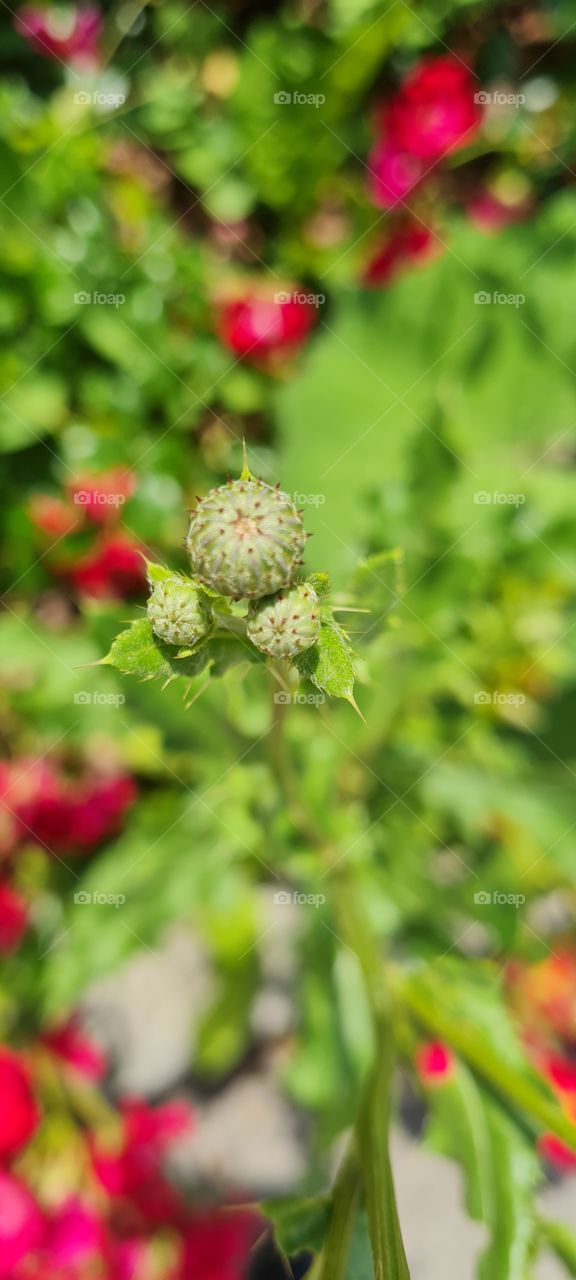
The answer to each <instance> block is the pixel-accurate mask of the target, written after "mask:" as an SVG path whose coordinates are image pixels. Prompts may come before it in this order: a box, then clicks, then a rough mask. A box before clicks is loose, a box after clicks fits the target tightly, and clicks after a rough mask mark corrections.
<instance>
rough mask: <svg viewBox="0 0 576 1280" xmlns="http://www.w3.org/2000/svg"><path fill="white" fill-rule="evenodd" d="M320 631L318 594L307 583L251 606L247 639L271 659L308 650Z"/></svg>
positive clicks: (289, 656)
mask: <svg viewBox="0 0 576 1280" xmlns="http://www.w3.org/2000/svg"><path fill="white" fill-rule="evenodd" d="M319 634H320V605H319V602H318V596H317V595H316V592H315V591H314V590H313V589H312V587H311V586H310V585H309V584H308V583H306V582H303V583H301V585H300V586H297V587H291V588H290V590H289V591H281V592H279V593H278V595H275V596H272V597H270V598H269V599H267V600H262V601H261V602H260V603H259V604H257V605H252V608H251V611H250V617H249V619H248V625H247V635H248V638H249V639H250V640H251V641H252V644H253V645H255V646H256V648H257V649H260V651H261V652H262V653H267V654H269V655H270V657H271V658H292V657H294V656H295V655H296V654H297V653H302V651H303V650H304V649H309V648H310V647H311V645H313V644H314V643H315V642H316V640H317V639H318V636H319Z"/></svg>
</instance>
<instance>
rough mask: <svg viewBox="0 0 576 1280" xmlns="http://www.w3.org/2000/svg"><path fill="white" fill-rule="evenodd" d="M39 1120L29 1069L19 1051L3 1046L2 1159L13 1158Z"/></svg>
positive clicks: (0, 1057)
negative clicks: (14, 1051)
mask: <svg viewBox="0 0 576 1280" xmlns="http://www.w3.org/2000/svg"><path fill="white" fill-rule="evenodd" d="M39 1123H40V1108H39V1106H38V1103H37V1101H36V1098H35V1097H34V1092H33V1088H32V1080H31V1078H30V1073H29V1071H28V1068H27V1067H26V1066H25V1064H24V1062H23V1061H22V1059H21V1058H20V1057H19V1055H18V1054H16V1053H13V1052H12V1050H11V1049H8V1048H6V1046H1V1047H0V1160H12V1159H14V1157H15V1156H17V1155H18V1154H19V1153H20V1151H21V1150H22V1149H23V1147H25V1146H26V1145H27V1143H28V1142H29V1141H30V1139H31V1138H32V1137H33V1135H34V1133H35V1132H36V1129H37V1128H38V1125H39Z"/></svg>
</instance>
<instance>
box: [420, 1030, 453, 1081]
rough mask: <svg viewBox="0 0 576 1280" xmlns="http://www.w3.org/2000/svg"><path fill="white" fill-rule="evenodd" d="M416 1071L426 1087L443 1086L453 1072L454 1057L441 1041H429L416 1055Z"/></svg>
mask: <svg viewBox="0 0 576 1280" xmlns="http://www.w3.org/2000/svg"><path fill="white" fill-rule="evenodd" d="M416 1070H417V1071H418V1075H419V1076H420V1079H421V1080H422V1082H423V1083H424V1084H426V1085H439V1084H445V1083H446V1081H447V1080H449V1079H450V1077H451V1075H452V1073H453V1071H454V1056H453V1054H452V1051H451V1049H449V1048H448V1045H446V1044H442V1041H441V1040H430V1041H429V1042H428V1043H427V1044H423V1045H421V1046H420V1048H419V1049H418V1051H417V1053H416Z"/></svg>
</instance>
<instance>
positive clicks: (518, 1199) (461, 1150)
mask: <svg viewBox="0 0 576 1280" xmlns="http://www.w3.org/2000/svg"><path fill="white" fill-rule="evenodd" d="M430 1106H431V1109H432V1120H431V1124H430V1126H429V1128H428V1131H427V1135H426V1140H427V1144H429V1145H430V1146H432V1147H433V1148H434V1149H435V1150H437V1151H440V1152H441V1153H442V1154H443V1155H448V1156H450V1157H451V1158H452V1159H455V1160H458V1161H459V1162H460V1164H461V1165H462V1166H463V1170H464V1174H465V1179H466V1204H467V1208H468V1211H469V1213H470V1215H471V1217H473V1218H475V1219H477V1220H478V1221H480V1222H484V1223H486V1225H487V1226H488V1228H489V1230H490V1243H489V1246H488V1249H487V1250H486V1252H485V1254H484V1255H483V1258H482V1261H481V1266H480V1272H479V1275H480V1277H481V1280H493V1278H497V1280H525V1275H526V1265H527V1262H528V1259H529V1256H530V1248H531V1242H532V1237H533V1227H534V1220H533V1193H534V1188H535V1186H536V1183H537V1180H538V1173H539V1164H538V1159H537V1156H536V1153H535V1150H534V1146H533V1143H532V1141H531V1139H530V1138H529V1137H527V1136H526V1134H525V1133H524V1132H523V1131H522V1130H521V1129H520V1128H519V1126H518V1125H517V1124H516V1123H515V1122H514V1120H513V1119H512V1118H511V1117H510V1116H508V1115H507V1114H506V1113H505V1112H504V1111H503V1110H502V1108H501V1107H500V1106H499V1105H498V1104H497V1103H495V1102H494V1101H493V1099H492V1098H491V1096H490V1095H489V1094H488V1093H487V1091H486V1090H485V1089H483V1088H482V1087H481V1086H480V1085H479V1084H478V1083H477V1082H476V1080H475V1079H474V1077H473V1076H472V1074H471V1072H470V1071H469V1070H468V1068H467V1067H466V1066H465V1064H464V1063H458V1065H457V1067H456V1069H455V1072H454V1074H453V1077H452V1079H451V1080H450V1081H448V1082H447V1083H446V1084H443V1085H442V1087H441V1088H438V1089H435V1090H434V1091H431V1096H430Z"/></svg>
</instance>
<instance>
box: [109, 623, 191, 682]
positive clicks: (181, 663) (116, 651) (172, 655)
mask: <svg viewBox="0 0 576 1280" xmlns="http://www.w3.org/2000/svg"><path fill="white" fill-rule="evenodd" d="M180 652H181V650H180V649H177V648H176V647H175V646H174V645H169V644H165V643H164V641H163V640H160V639H159V638H158V636H155V635H154V632H153V630H152V627H151V625H150V623H149V622H148V619H147V618H142V619H140V620H139V621H138V622H133V623H132V625H131V626H130V627H129V628H128V630H127V631H121V632H120V634H119V635H118V636H116V639H115V640H114V641H113V642H112V647H111V649H110V653H108V654H107V655H106V657H105V658H101V659H100V662H101V665H103V666H104V665H106V666H109V667H116V668H117V669H118V671H121V672H122V673H123V674H124V675H132V676H138V678H139V679H140V680H157V679H159V678H161V679H163V680H170V679H171V678H174V677H175V676H196V675H198V673H199V672H200V671H202V670H203V669H204V667H205V666H206V664H207V663H208V661H209V654H208V651H207V646H206V644H203V645H201V646H199V647H198V649H197V650H196V651H195V652H194V653H188V656H187V657H186V658H183V659H179V657H178V655H179V653H180Z"/></svg>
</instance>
